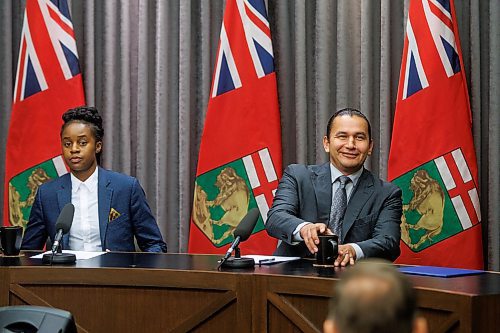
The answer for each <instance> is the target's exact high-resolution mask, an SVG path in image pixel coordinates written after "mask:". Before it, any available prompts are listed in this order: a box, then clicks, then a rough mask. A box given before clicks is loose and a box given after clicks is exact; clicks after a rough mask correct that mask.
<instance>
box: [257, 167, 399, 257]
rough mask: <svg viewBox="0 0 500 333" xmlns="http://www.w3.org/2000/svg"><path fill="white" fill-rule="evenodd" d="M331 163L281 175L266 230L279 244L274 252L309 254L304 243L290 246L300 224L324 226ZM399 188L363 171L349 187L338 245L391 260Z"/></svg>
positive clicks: (394, 252)
mask: <svg viewBox="0 0 500 333" xmlns="http://www.w3.org/2000/svg"><path fill="white" fill-rule="evenodd" d="M331 183H332V181H331V173H330V164H329V163H325V164H323V165H309V166H306V165H298V164H292V165H290V166H288V167H287V168H286V169H285V171H284V174H283V177H282V178H281V180H280V182H279V185H278V190H277V191H276V195H275V197H274V201H273V205H272V207H271V209H270V210H269V213H268V214H267V222H266V230H267V232H268V233H269V235H270V236H272V237H275V238H278V239H280V240H281V241H282V242H280V243H281V244H280V245H279V246H278V248H277V249H276V251H275V255H284V256H300V257H305V256H308V255H310V252H309V250H308V249H307V247H306V246H305V243H304V242H300V243H299V244H292V243H293V240H292V234H293V232H294V230H295V229H296V228H297V226H298V225H299V224H300V223H303V222H312V223H318V222H322V223H325V224H327V223H328V219H329V215H330V206H331V201H332V186H331ZM401 214H402V201H401V190H400V189H399V187H397V186H396V185H393V184H391V183H388V182H385V181H383V180H380V179H378V178H375V177H374V176H373V174H372V173H371V172H370V171H368V170H363V173H362V174H361V176H360V178H359V180H358V182H357V184H356V187H355V188H354V189H353V192H352V194H351V197H350V199H349V203H348V205H347V209H346V212H345V216H344V220H343V224H342V235H341V240H342V243H343V244H345V243H356V244H358V245H359V247H360V248H361V249H362V250H363V253H364V255H365V257H378V258H385V259H388V260H391V261H393V260H395V259H396V258H397V257H398V256H399V254H400V249H399V241H400V238H401V229H400V223H401Z"/></svg>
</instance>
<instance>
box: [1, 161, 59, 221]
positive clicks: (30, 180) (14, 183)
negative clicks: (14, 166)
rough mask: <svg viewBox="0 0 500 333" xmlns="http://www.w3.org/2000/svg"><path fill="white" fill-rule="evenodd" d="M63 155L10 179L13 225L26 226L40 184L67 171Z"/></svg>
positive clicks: (10, 215)
mask: <svg viewBox="0 0 500 333" xmlns="http://www.w3.org/2000/svg"><path fill="white" fill-rule="evenodd" d="M67 172H68V171H67V169H66V165H65V164H64V161H63V158H62V156H61V155H59V156H57V157H54V158H53V159H50V160H47V161H45V162H42V163H40V164H38V165H35V166H33V167H31V168H29V169H27V170H24V171H23V172H21V173H19V174H18V175H16V176H14V177H13V178H11V179H10V181H9V220H10V223H11V224H12V225H18V226H22V227H25V226H26V224H27V223H28V219H29V216H30V212H31V206H33V202H34V201H35V195H36V191H37V189H38V186H40V185H42V184H43V183H45V182H46V181H49V180H50V179H54V178H57V177H59V176H62V175H64V174H65V173H67Z"/></svg>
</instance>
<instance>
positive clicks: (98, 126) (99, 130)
mask: <svg viewBox="0 0 500 333" xmlns="http://www.w3.org/2000/svg"><path fill="white" fill-rule="evenodd" d="M62 120H63V122H64V123H63V125H62V127H61V133H60V135H61V136H62V133H63V131H64V129H65V128H66V127H67V126H68V125H69V124H71V123H73V122H79V123H82V124H85V125H87V126H89V127H90V129H91V131H92V134H93V135H94V138H95V141H96V142H101V143H102V139H103V138H104V128H103V127H102V118H101V115H100V114H99V111H97V108H95V107H93V106H79V107H76V108H73V109H69V110H68V111H66V112H64V114H63V115H62ZM101 151H102V150H101ZM96 157H97V163H100V161H101V153H100V152H99V153H97V155H96Z"/></svg>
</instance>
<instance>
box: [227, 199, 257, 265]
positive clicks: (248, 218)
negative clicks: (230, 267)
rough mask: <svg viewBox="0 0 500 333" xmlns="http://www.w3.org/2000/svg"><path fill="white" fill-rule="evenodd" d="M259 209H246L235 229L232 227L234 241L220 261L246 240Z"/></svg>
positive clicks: (255, 222) (253, 226) (255, 221)
mask: <svg viewBox="0 0 500 333" xmlns="http://www.w3.org/2000/svg"><path fill="white" fill-rule="evenodd" d="M259 215H260V214H259V209H258V208H252V209H250V210H249V211H248V213H247V215H245V217H244V218H243V219H242V220H241V222H240V223H239V224H238V226H237V227H236V229H234V232H233V235H234V241H233V243H232V244H231V246H230V247H229V249H228V250H227V252H226V255H225V256H224V258H223V259H222V261H221V263H223V262H224V261H226V260H227V259H228V258H229V257H230V256H231V253H233V251H234V249H235V248H237V247H238V245H240V243H241V242H243V241H246V240H247V239H248V237H250V235H251V234H252V231H253V228H255V225H256V224H257V221H258V220H259Z"/></svg>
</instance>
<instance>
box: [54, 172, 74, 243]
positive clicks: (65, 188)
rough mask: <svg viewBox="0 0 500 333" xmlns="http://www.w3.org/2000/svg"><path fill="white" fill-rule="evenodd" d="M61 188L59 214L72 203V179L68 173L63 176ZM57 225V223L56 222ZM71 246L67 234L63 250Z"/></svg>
mask: <svg viewBox="0 0 500 333" xmlns="http://www.w3.org/2000/svg"><path fill="white" fill-rule="evenodd" d="M60 179H61V186H60V187H59V189H58V190H57V205H58V207H59V214H60V213H61V211H62V209H63V207H64V206H66V204H69V203H70V202H71V177H70V174H69V173H67V174H65V175H63V176H61V178H60ZM54 223H55V222H54ZM68 246H69V233H67V234H65V235H64V236H63V238H62V248H63V249H67V248H68Z"/></svg>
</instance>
